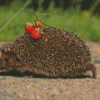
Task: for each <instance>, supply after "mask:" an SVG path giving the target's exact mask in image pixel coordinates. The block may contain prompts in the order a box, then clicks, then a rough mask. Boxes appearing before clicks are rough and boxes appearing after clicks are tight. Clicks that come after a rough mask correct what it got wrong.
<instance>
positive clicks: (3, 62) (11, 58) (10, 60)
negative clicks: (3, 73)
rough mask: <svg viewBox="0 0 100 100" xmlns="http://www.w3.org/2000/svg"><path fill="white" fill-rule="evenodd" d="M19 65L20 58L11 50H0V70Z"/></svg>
mask: <svg viewBox="0 0 100 100" xmlns="http://www.w3.org/2000/svg"><path fill="white" fill-rule="evenodd" d="M19 65H20V59H19V58H18V57H17V56H16V54H14V53H11V52H4V51H0V70H3V69H6V70H11V69H14V68H16V67H17V66H19Z"/></svg>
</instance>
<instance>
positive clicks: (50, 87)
mask: <svg viewBox="0 0 100 100" xmlns="http://www.w3.org/2000/svg"><path fill="white" fill-rule="evenodd" d="M1 44H2V43H0V45H1ZM87 45H88V46H89V47H90V51H91V53H92V58H93V62H94V63H95V66H96V68H97V79H92V78H90V77H85V76H84V77H80V78H79V77H76V78H66V79H63V78H57V79H50V78H26V77H17V76H16V77H14V76H8V75H7V76H3V75H0V100H19V99H20V100H100V64H99V63H100V43H92V42H88V43H87ZM97 63H98V64H97ZM87 75H92V74H91V72H89V73H87Z"/></svg>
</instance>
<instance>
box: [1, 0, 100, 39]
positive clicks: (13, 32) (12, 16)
mask: <svg viewBox="0 0 100 100" xmlns="http://www.w3.org/2000/svg"><path fill="white" fill-rule="evenodd" d="M41 2H42V1H41V0H40V2H39V4H40V6H39V9H38V10H37V11H34V10H33V9H29V8H27V7H25V8H24V9H23V10H22V11H21V12H20V13H19V14H18V11H20V10H21V9H22V8H23V5H24V4H23V3H22V2H20V5H19V3H16V2H15V1H14V2H12V4H11V6H10V7H9V8H8V7H0V41H12V40H13V39H14V38H15V37H17V36H18V35H20V34H22V33H24V32H25V30H24V27H25V24H26V23H27V22H32V21H33V19H36V17H35V16H34V15H35V14H36V15H40V14H45V13H48V12H49V13H56V14H57V16H53V15H47V16H39V17H38V18H39V20H41V21H42V22H43V23H45V24H47V25H50V26H54V27H58V28H62V29H65V30H70V31H74V32H75V33H77V34H78V35H79V36H80V37H82V38H83V39H85V40H91V41H100V28H99V26H100V17H98V16H94V15H92V12H89V11H88V12H87V11H85V12H84V13H82V12H80V10H79V9H80V7H79V6H78V7H77V8H76V9H75V8H73V7H72V8H70V9H69V10H67V11H63V10H62V9H54V4H53V2H51V5H50V7H49V8H48V10H46V11H43V9H42V7H41ZM7 23H8V24H7ZM44 27H47V26H45V25H44Z"/></svg>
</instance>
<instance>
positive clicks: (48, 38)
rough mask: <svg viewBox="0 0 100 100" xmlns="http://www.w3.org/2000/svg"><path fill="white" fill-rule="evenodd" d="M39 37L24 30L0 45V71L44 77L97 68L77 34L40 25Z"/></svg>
mask: <svg viewBox="0 0 100 100" xmlns="http://www.w3.org/2000/svg"><path fill="white" fill-rule="evenodd" d="M43 32H44V34H42V37H41V38H40V39H32V38H31V37H30V33H23V34H21V35H20V36H18V37H17V38H15V39H14V40H13V41H12V42H8V43H5V44H3V45H2V46H1V47H0V53H1V56H0V70H3V71H10V70H13V69H15V70H17V71H20V72H21V73H23V72H25V71H30V72H32V73H33V74H34V75H44V76H46V77H75V76H78V75H81V74H84V73H85V72H87V71H89V70H90V71H92V73H93V76H92V77H93V78H96V67H95V66H94V64H93V63H92V61H91V52H90V51H89V47H88V46H87V45H86V43H85V41H84V40H83V39H82V38H80V37H79V36H78V35H77V34H75V33H74V32H71V31H66V30H64V29H60V28H52V27H48V28H46V27H45V28H43Z"/></svg>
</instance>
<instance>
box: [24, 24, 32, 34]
mask: <svg viewBox="0 0 100 100" xmlns="http://www.w3.org/2000/svg"><path fill="white" fill-rule="evenodd" d="M32 27H33V25H32V24H26V25H25V32H26V33H30V32H31V30H32Z"/></svg>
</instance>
